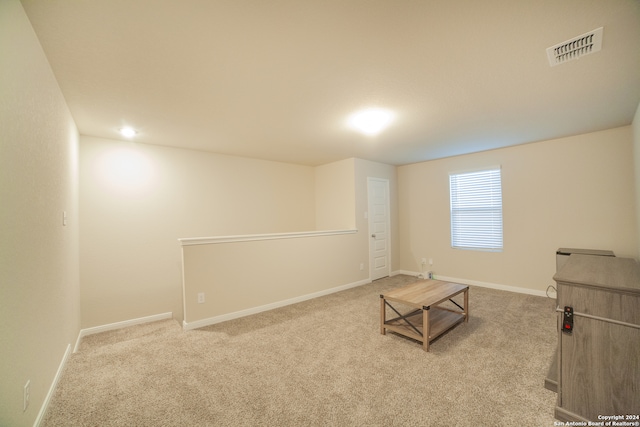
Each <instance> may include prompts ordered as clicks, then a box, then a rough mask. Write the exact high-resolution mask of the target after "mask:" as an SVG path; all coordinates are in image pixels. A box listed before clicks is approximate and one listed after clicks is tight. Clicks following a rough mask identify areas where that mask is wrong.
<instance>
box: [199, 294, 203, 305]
mask: <svg viewBox="0 0 640 427" xmlns="http://www.w3.org/2000/svg"><path fill="white" fill-rule="evenodd" d="M203 303H204V292H200V293H199V294H198V304H203Z"/></svg>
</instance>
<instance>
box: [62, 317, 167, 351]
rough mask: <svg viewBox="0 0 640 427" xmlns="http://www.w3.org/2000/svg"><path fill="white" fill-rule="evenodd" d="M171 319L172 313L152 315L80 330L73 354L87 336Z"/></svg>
mask: <svg viewBox="0 0 640 427" xmlns="http://www.w3.org/2000/svg"><path fill="white" fill-rule="evenodd" d="M172 317H173V313H172V312H168V313H161V314H154V315H152V316H146V317H139V318H137V319H130V320H123V321H122V322H116V323H109V324H107V325H102V326H94V327H92V328H87V329H81V330H80V333H79V334H78V339H77V340H76V345H75V347H74V349H73V352H74V353H75V352H76V351H78V347H79V346H80V341H81V340H82V338H83V337H86V336H87V335H93V334H97V333H100V332H106V331H113V330H115V329H120V328H126V327H127V326H134V325H140V324H142V323H149V322H155V321H158V320H164V319H171V318H172Z"/></svg>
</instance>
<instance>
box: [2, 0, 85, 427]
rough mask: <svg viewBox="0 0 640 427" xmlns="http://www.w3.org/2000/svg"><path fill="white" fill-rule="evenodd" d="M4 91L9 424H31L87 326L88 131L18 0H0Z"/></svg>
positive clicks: (5, 396)
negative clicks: (82, 183) (82, 247)
mask: <svg viewBox="0 0 640 427" xmlns="http://www.w3.org/2000/svg"><path fill="white" fill-rule="evenodd" d="M0 94H1V95H0V218H2V221H1V222H0V242H1V246H0V339H1V340H2V341H1V342H0V425H2V426H31V425H34V422H36V420H37V419H39V418H38V417H39V412H40V411H41V408H42V407H43V404H44V402H45V399H46V397H47V396H48V392H49V390H50V387H51V385H52V383H53V381H54V378H55V377H56V372H57V370H58V368H59V367H60V366H61V364H62V361H63V360H64V357H65V355H66V354H68V353H67V351H68V350H71V349H72V348H73V344H74V343H75V340H76V338H77V336H78V332H79V330H80V310H79V292H80V291H79V279H78V208H77V142H78V132H77V129H76V127H75V124H74V122H73V119H72V118H71V115H70V113H69V110H68V109H67V106H66V103H65V100H64V98H63V96H62V93H61V91H60V88H59V87H58V84H57V82H56V80H55V77H54V75H53V72H52V71H51V68H50V66H49V63H48V61H47V59H46V57H45V55H44V52H43V51H42V48H41V46H40V43H39V42H38V39H37V38H36V35H35V33H34V31H33V29H32V27H31V25H30V23H29V20H28V18H27V16H26V15H25V13H24V10H23V8H22V6H21V4H20V2H19V1H17V0H3V1H0ZM64 211H66V212H67V216H68V223H67V225H66V226H64V225H63V212H64ZM28 380H30V384H31V396H30V404H29V407H28V408H27V410H26V411H24V412H23V407H22V405H23V387H24V385H25V383H26V382H27V381H28Z"/></svg>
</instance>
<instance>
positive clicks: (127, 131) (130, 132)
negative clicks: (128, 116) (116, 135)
mask: <svg viewBox="0 0 640 427" xmlns="http://www.w3.org/2000/svg"><path fill="white" fill-rule="evenodd" d="M137 133H138V132H136V130H135V129H133V128H130V127H125V128H122V129H120V135H122V136H124V137H125V138H133V137H134V136H136V134H137Z"/></svg>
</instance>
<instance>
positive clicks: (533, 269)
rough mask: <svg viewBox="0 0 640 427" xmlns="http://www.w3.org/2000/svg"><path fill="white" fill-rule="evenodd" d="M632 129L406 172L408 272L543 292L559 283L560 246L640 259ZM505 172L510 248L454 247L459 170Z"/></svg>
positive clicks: (403, 235) (404, 252)
mask: <svg viewBox="0 0 640 427" xmlns="http://www.w3.org/2000/svg"><path fill="white" fill-rule="evenodd" d="M632 140H633V137H632V129H631V126H625V127H621V128H616V129H610V130H606V131H602V132H595V133H590V134H584V135H577V136H572V137H567V138H560V139H555V140H550V141H543V142H538V143H532V144H526V145H521V146H517V147H511V148H505V149H501V150H493V151H487V152H483V153H477V154H471V155H466V156H459V157H452V158H447V159H442V160H435V161H431V162H424V163H418V164H413V165H406V166H402V167H399V168H398V175H399V197H400V202H399V203H400V205H399V206H400V208H399V211H400V214H401V217H400V227H401V231H400V240H401V242H402V249H401V261H400V263H401V269H403V270H408V271H420V258H423V257H424V258H433V260H434V264H433V271H434V272H435V274H436V275H441V276H445V277H450V278H458V279H465V280H471V281H478V282H485V283H489V284H496V285H503V286H512V287H520V288H526V289H531V290H537V291H539V292H542V291H544V290H545V289H546V288H547V286H548V285H550V284H553V283H554V282H553V280H552V277H553V275H554V273H555V251H556V249H557V248H559V247H569V248H589V249H609V250H613V251H614V252H615V253H616V255H618V256H625V257H637V256H638V238H637V230H636V229H637V220H636V208H635V189H634V187H635V186H634V167H633V156H632ZM494 165H501V166H502V185H503V217H504V251H503V252H500V253H493V252H478V251H467V250H454V249H452V248H451V242H450V228H449V227H450V220H449V183H448V175H449V173H450V172H456V171H463V170H469V169H477V168H482V167H488V166H494Z"/></svg>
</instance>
